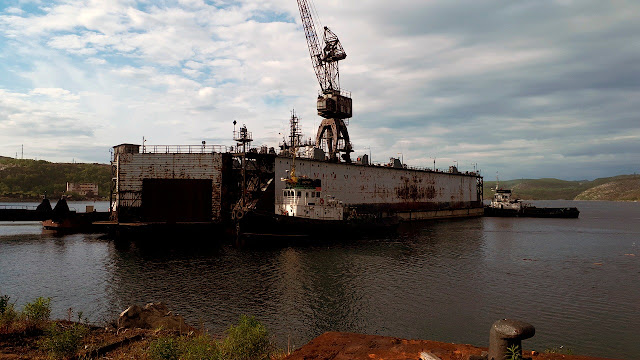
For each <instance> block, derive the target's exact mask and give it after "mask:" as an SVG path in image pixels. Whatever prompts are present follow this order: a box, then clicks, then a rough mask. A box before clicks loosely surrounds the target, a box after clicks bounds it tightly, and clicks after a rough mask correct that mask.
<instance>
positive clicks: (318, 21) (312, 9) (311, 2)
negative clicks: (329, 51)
mask: <svg viewBox="0 0 640 360" xmlns="http://www.w3.org/2000/svg"><path fill="white" fill-rule="evenodd" d="M309 4H310V5H311V12H313V15H314V16H313V17H312V20H313V22H314V24H313V26H314V27H315V28H316V29H315V30H316V34H317V33H318V27H317V26H316V24H315V23H316V22H317V23H318V24H319V25H320V31H321V32H322V46H323V48H324V26H322V21H320V15H318V10H316V4H314V3H313V0H309Z"/></svg>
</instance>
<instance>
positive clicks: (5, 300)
mask: <svg viewBox="0 0 640 360" xmlns="http://www.w3.org/2000/svg"><path fill="white" fill-rule="evenodd" d="M9 299H10V298H9V295H2V296H0V315H4V312H5V311H6V310H7V307H8V306H9V305H10V304H11V303H10V302H9Z"/></svg>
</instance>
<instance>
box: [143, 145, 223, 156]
mask: <svg viewBox="0 0 640 360" xmlns="http://www.w3.org/2000/svg"><path fill="white" fill-rule="evenodd" d="M228 151H229V148H228V147H227V146H225V145H145V146H143V147H142V153H143V154H144V153H147V154H206V153H226V152H228Z"/></svg>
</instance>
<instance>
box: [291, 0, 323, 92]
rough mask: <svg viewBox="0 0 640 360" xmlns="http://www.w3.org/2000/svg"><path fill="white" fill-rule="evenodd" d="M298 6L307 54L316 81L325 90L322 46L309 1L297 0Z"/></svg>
mask: <svg viewBox="0 0 640 360" xmlns="http://www.w3.org/2000/svg"><path fill="white" fill-rule="evenodd" d="M297 1H298V8H299V9H300V18H301V19H302V26H303V27H304V35H305V36H306V37H307V45H308V46H309V55H311V62H312V64H313V70H314V71H315V73H316V77H317V78H318V82H319V83H320V87H321V88H322V90H326V89H327V88H328V87H327V85H328V83H327V80H326V79H327V78H328V77H327V76H326V75H327V74H326V69H325V67H324V66H323V64H322V59H321V58H322V48H321V47H320V41H319V40H318V35H317V33H316V27H315V25H314V23H313V18H312V17H311V11H310V9H309V3H308V2H307V0H297Z"/></svg>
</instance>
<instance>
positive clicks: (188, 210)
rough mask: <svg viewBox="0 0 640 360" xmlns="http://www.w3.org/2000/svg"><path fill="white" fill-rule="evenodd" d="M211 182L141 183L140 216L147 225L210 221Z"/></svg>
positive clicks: (193, 180) (144, 181) (155, 180)
mask: <svg viewBox="0 0 640 360" xmlns="http://www.w3.org/2000/svg"><path fill="white" fill-rule="evenodd" d="M212 185H213V180H211V179H144V180H143V181H142V216H143V219H144V221H147V222H170V223H172V222H204V221H211V191H212V190H211V189H212Z"/></svg>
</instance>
